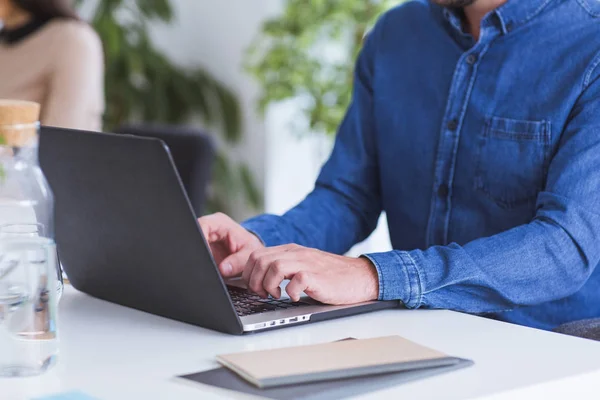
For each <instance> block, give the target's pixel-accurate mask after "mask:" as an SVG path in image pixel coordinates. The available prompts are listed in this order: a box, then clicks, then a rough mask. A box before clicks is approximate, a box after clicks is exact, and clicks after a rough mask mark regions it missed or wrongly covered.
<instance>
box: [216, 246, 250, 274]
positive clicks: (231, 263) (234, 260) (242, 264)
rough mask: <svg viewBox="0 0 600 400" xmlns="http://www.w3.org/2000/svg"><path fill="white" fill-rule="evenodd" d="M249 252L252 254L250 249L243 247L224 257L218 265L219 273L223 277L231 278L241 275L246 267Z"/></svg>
mask: <svg viewBox="0 0 600 400" xmlns="http://www.w3.org/2000/svg"><path fill="white" fill-rule="evenodd" d="M250 254H252V250H251V249H248V248H243V249H241V250H240V251H238V252H237V253H233V254H231V255H230V256H228V257H226V258H225V259H224V260H223V261H222V262H221V264H220V265H219V270H220V271H221V275H223V277H225V278H233V277H235V276H239V275H241V274H242V272H244V268H246V264H247V263H248V258H249V257H250Z"/></svg>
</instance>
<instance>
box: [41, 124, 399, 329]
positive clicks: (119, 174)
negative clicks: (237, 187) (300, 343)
mask: <svg viewBox="0 0 600 400" xmlns="http://www.w3.org/2000/svg"><path fill="white" fill-rule="evenodd" d="M40 164H41V166H42V169H43V171H44V173H45V175H46V177H47V179H48V181H49V183H50V186H51V187H52V190H53V192H54V196H55V201H56V206H55V207H56V208H55V214H56V242H57V246H58V252H59V256H60V259H61V263H62V265H63V269H64V271H65V273H66V274H67V276H68V278H69V281H70V282H71V284H72V285H73V286H74V287H75V288H76V289H78V290H79V291H81V292H84V293H86V294H88V295H91V296H94V297H96V298H99V299H103V300H106V301H109V302H113V303H116V304H120V305H123V306H126V307H131V308H135V309H138V310H141V311H145V312H149V313H152V314H155V315H159V316H163V317H166V318H171V319H174V320H178V321H182V322H186V323H190V324H194V325H197V326H201V327H204V328H208V329H213V330H216V331H220V332H224V333H229V334H238V335H239V334H244V333H250V332H259V331H267V330H271V329H278V328H283V327H291V326H296V325H301V324H308V323H313V322H317V321H323V320H329V319H333V318H338V317H343V316H348V315H354V314H360V313H365V312H370V311H377V310H382V309H389V308H394V307H397V306H398V302H395V301H392V302H368V303H363V304H356V305H352V306H328V305H324V304H320V303H318V302H316V301H314V300H312V299H310V298H308V297H303V298H302V299H301V301H300V302H298V303H293V302H292V301H291V300H289V299H281V300H276V299H273V298H269V299H261V298H259V297H258V296H256V295H253V294H252V293H250V292H249V291H248V290H246V289H245V288H244V286H243V285H242V284H241V281H239V280H238V281H229V282H225V280H224V279H223V278H222V277H221V275H220V273H219V270H218V269H217V266H216V264H215V261H214V260H213V258H212V255H211V252H210V250H209V247H208V245H207V243H206V240H205V238H204V236H203V234H202V230H201V229H200V226H199V224H198V221H197V219H196V216H195V214H194V211H193V209H192V207H191V205H190V202H189V200H188V198H187V195H186V193H185V190H184V188H183V186H182V183H181V180H180V179H179V175H178V174H177V170H176V168H175V165H174V163H173V159H172V158H171V155H170V153H169V149H168V148H167V146H166V145H165V144H164V142H162V141H161V140H158V139H154V138H144V137H137V136H129V135H114V134H105V133H95V132H83V131H76V130H68V129H62V128H50V127H43V128H42V129H41V134H40Z"/></svg>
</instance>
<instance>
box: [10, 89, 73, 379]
mask: <svg viewBox="0 0 600 400" xmlns="http://www.w3.org/2000/svg"><path fill="white" fill-rule="evenodd" d="M39 110H40V108H39V105H38V104H36V103H30V102H21V101H8V100H0V376H30V375H37V374H39V373H42V372H44V371H45V370H47V369H48V368H49V367H50V366H51V365H53V364H54V362H55V361H56V356H57V353H58V338H57V329H56V308H57V301H58V298H59V296H60V294H61V293H62V274H61V271H60V267H59V264H58V262H57V256H56V245H55V243H54V240H53V238H54V224H53V208H54V207H53V198H52V193H51V191H50V188H49V186H48V183H47V181H46V179H45V177H44V174H43V173H42V170H41V169H40V166H39V163H38V130H39V122H38V119H39Z"/></svg>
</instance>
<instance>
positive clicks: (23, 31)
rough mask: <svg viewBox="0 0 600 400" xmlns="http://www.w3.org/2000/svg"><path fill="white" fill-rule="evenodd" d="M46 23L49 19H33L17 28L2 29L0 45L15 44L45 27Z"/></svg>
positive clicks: (0, 31)
mask: <svg viewBox="0 0 600 400" xmlns="http://www.w3.org/2000/svg"><path fill="white" fill-rule="evenodd" d="M48 21H49V19H34V20H31V21H30V22H28V23H26V24H25V25H22V26H20V27H18V28H14V29H6V28H3V29H2V30H0V43H6V44H9V45H13V44H16V43H18V42H20V41H21V40H23V39H25V38H27V37H28V36H30V35H32V34H34V33H35V32H37V31H38V30H39V29H40V28H42V27H43V26H44V25H46V23H47V22H48Z"/></svg>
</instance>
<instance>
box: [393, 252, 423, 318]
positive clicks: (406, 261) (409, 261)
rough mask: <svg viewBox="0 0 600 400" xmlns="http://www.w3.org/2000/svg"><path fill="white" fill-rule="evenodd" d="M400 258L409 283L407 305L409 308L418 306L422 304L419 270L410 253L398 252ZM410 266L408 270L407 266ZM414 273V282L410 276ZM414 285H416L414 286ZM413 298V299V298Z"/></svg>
mask: <svg viewBox="0 0 600 400" xmlns="http://www.w3.org/2000/svg"><path fill="white" fill-rule="evenodd" d="M399 255H400V258H401V260H402V264H403V265H404V266H405V267H406V268H405V271H406V273H407V275H408V283H409V288H410V289H409V294H410V297H409V301H408V304H407V306H410V307H411V308H419V307H420V306H421V304H422V298H423V287H422V284H421V282H422V280H421V273H420V272H419V268H418V267H417V263H416V262H415V260H414V259H413V258H412V257H411V256H410V254H409V253H408V252H400V253H399ZM409 267H410V269H411V270H410V271H409V270H408V268H409ZM413 275H414V278H415V280H416V282H414V283H413V279H412V276H413ZM415 286H416V287H415ZM413 293H414V294H415V296H413ZM413 299H414V300H413Z"/></svg>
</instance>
